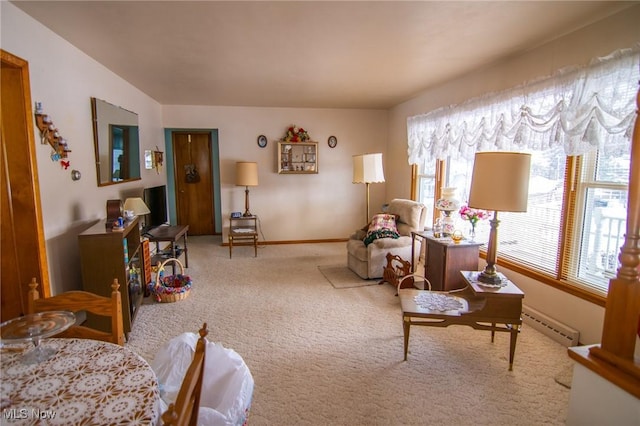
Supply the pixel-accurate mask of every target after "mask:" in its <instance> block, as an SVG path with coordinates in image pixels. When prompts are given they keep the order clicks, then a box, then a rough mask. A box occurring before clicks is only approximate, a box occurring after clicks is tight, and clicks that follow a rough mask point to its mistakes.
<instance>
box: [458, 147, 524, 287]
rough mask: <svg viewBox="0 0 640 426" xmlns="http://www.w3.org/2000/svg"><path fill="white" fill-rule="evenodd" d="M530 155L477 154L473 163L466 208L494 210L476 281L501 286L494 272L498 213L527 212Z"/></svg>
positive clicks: (509, 153)
mask: <svg viewBox="0 0 640 426" xmlns="http://www.w3.org/2000/svg"><path fill="white" fill-rule="evenodd" d="M530 166H531V154H524V153H519V152H478V153H476V157H475V162H474V164H473V174H472V176H471V189H470V191H469V207H471V208H476V209H482V210H493V211H494V213H493V219H491V221H490V223H491V230H490V233H489V243H488V244H487V259H486V260H487V266H486V267H485V268H484V270H483V271H482V272H481V273H480V275H479V276H478V281H480V282H483V283H486V284H493V285H500V284H501V282H502V280H501V279H500V277H499V276H498V274H497V271H496V266H495V265H496V253H497V250H498V224H499V223H500V221H499V220H498V212H499V211H500V212H526V211H527V199H528V197H529V173H530V172H529V170H530Z"/></svg>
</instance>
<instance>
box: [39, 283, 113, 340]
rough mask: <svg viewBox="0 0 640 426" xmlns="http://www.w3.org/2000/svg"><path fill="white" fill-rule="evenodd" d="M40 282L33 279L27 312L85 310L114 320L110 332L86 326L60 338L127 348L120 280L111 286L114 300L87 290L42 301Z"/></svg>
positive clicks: (66, 333)
mask: <svg viewBox="0 0 640 426" xmlns="http://www.w3.org/2000/svg"><path fill="white" fill-rule="evenodd" d="M37 287H38V283H37V282H36V279H35V278H33V279H32V280H31V282H30V283H29V297H28V307H27V308H28V312H29V313H30V314H34V313H37V312H45V311H71V312H73V313H76V312H80V311H86V312H90V313H92V314H95V315H100V316H104V317H110V318H111V332H110V333H107V332H105V331H101V330H95V329H92V328H89V327H85V326H83V325H73V326H71V327H70V328H68V329H67V330H65V331H63V332H62V333H60V334H58V335H57V337H72V338H79V339H94V340H101V341H104V342H111V343H115V344H117V345H120V346H123V345H124V326H123V322H122V299H121V296H120V291H118V288H119V287H120V284H119V283H118V279H117V278H116V279H114V280H113V284H111V290H112V291H111V297H104V296H99V295H97V294H94V293H89V292H88V291H67V292H65V293H62V294H59V295H57V296H52V297H47V298H45V299H41V298H40V294H39V293H38V290H37Z"/></svg>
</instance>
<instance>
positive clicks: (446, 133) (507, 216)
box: [407, 50, 640, 301]
mask: <svg viewBox="0 0 640 426" xmlns="http://www.w3.org/2000/svg"><path fill="white" fill-rule="evenodd" d="M627 54H628V55H625V54H624V53H621V52H618V53H617V54H613V55H611V56H610V57H608V58H604V59H601V60H598V61H593V62H592V64H590V65H589V67H587V68H585V69H583V70H582V71H580V72H576V73H567V74H563V75H562V76H561V77H559V78H558V77H554V78H550V79H547V80H543V81H536V82H535V83H533V84H532V85H530V86H525V87H518V88H516V89H514V90H512V91H506V92H503V93H500V94H496V95H495V96H493V97H491V96H485V97H482V98H481V99H473V100H470V101H467V102H465V103H464V104H462V105H460V106H454V107H448V108H443V109H441V110H437V111H434V112H433V113H429V114H425V115H422V116H416V117H410V118H409V119H408V121H407V132H408V135H409V152H410V162H411V161H413V162H414V163H415V164H418V172H417V179H418V180H419V182H418V185H419V189H420V190H419V192H418V195H419V200H420V201H422V202H423V203H425V204H426V205H433V204H434V198H435V194H434V193H436V192H437V191H435V189H436V188H441V187H456V188H457V196H458V198H459V199H460V200H461V201H462V202H463V203H466V201H467V199H468V194H469V187H470V182H471V172H472V168H473V157H474V154H475V152H476V151H489V150H507V151H520V152H528V153H530V154H531V155H532V159H531V176H530V186H529V201H528V210H527V212H526V213H507V212H501V213H500V214H499V220H500V227H499V232H498V239H499V241H498V261H499V263H503V264H507V266H509V267H510V268H513V269H515V270H517V271H519V272H522V273H525V274H530V275H532V276H534V277H535V278H538V279H541V280H542V281H545V282H549V283H552V284H554V285H558V286H562V287H564V288H573V289H574V290H570V291H572V292H575V291H577V294H584V295H585V297H587V298H590V299H592V300H600V301H602V300H604V299H603V297H605V296H606V293H607V289H608V283H609V280H610V278H612V277H613V276H614V275H615V274H616V271H617V269H618V266H619V265H618V255H619V252H620V247H621V245H622V244H623V242H624V233H625V231H626V211H627V191H628V179H629V165H630V160H631V159H630V151H631V133H632V129H633V123H634V121H635V119H636V114H635V95H636V93H637V90H638V86H637V81H638V78H640V75H639V74H640V73H639V71H638V70H639V69H640V67H639V66H638V62H639V55H638V51H637V50H635V51H631V52H627ZM438 168H442V170H443V173H437V172H436V170H438ZM457 226H458V228H459V229H462V230H464V231H465V232H468V231H469V229H470V225H469V224H468V223H466V222H464V221H462V220H461V219H459V217H458V223H457ZM488 233H489V224H488V222H486V221H485V222H482V223H480V226H478V227H477V229H476V239H477V240H478V241H487V240H488Z"/></svg>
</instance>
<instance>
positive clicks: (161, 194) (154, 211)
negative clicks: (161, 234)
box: [143, 185, 169, 231]
mask: <svg viewBox="0 0 640 426" xmlns="http://www.w3.org/2000/svg"><path fill="white" fill-rule="evenodd" d="M143 198H144V202H145V204H146V205H147V207H149V210H150V211H151V213H149V214H147V215H145V225H144V231H148V230H150V229H153V228H155V227H158V226H160V225H164V224H165V223H168V222H169V218H168V216H167V186H166V185H160V186H154V187H152V188H145V189H144V193H143Z"/></svg>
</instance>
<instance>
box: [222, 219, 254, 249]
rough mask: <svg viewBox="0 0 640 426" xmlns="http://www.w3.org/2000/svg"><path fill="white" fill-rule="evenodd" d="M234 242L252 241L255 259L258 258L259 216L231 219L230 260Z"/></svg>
mask: <svg viewBox="0 0 640 426" xmlns="http://www.w3.org/2000/svg"><path fill="white" fill-rule="evenodd" d="M234 241H236V242H237V241H252V242H253V250H254V257H258V216H256V215H253V216H240V217H231V216H230V217H229V259H231V257H232V252H233V242H234Z"/></svg>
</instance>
